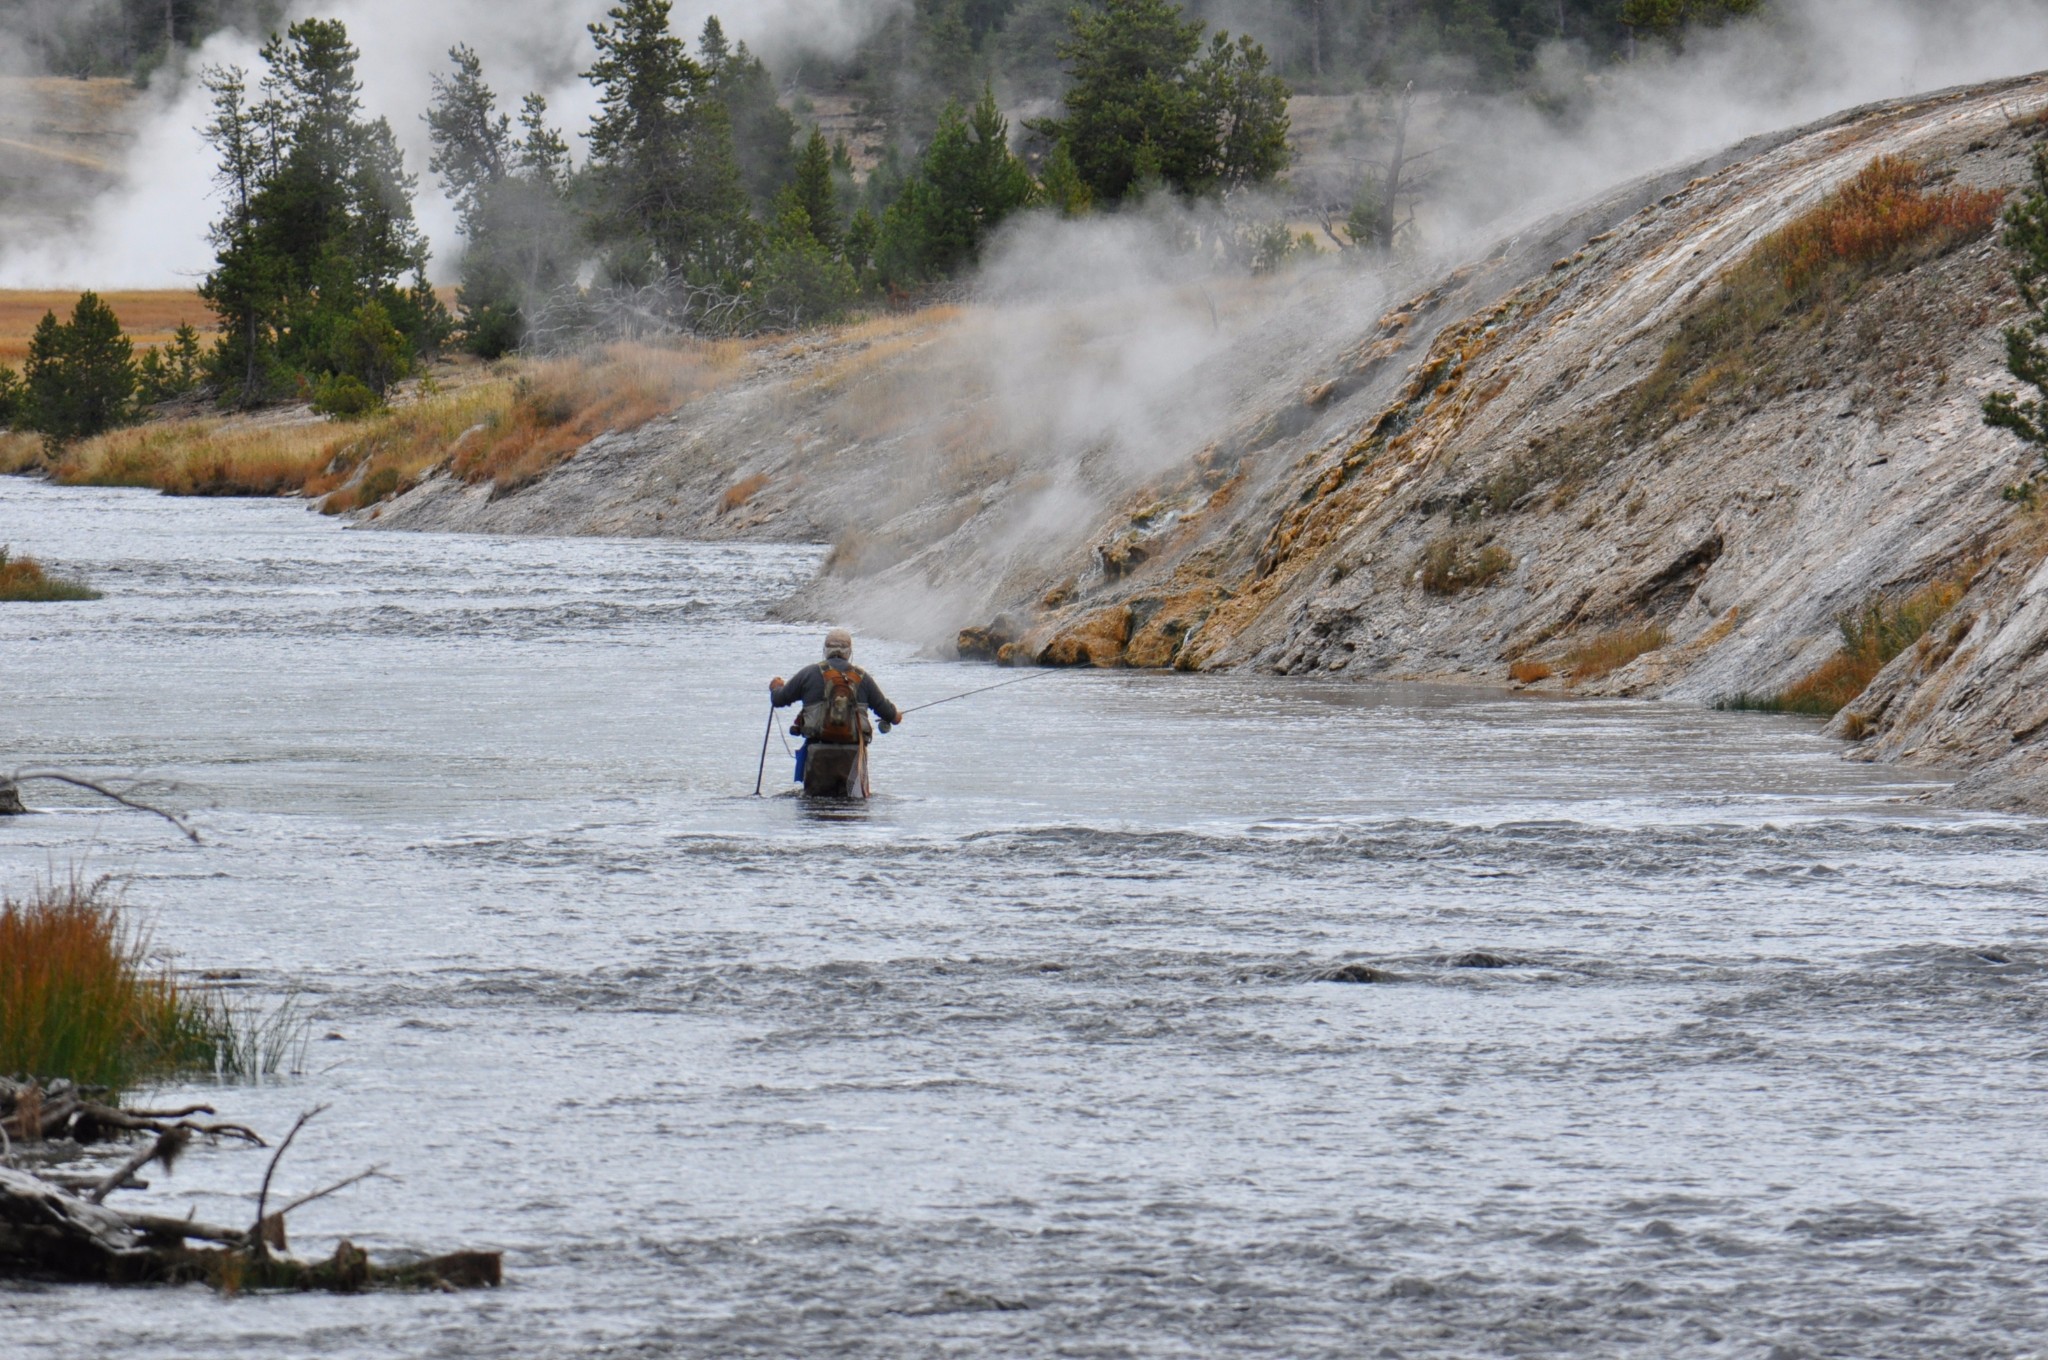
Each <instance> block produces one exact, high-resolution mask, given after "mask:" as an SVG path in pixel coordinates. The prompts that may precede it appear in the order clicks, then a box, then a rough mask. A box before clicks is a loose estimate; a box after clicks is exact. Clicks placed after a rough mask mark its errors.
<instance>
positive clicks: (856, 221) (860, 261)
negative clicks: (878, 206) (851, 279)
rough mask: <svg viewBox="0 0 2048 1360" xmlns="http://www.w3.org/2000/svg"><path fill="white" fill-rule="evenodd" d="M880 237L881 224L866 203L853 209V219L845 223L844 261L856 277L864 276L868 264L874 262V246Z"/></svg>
mask: <svg viewBox="0 0 2048 1360" xmlns="http://www.w3.org/2000/svg"><path fill="white" fill-rule="evenodd" d="M881 239H882V224H881V222H880V221H879V220H878V219H877V218H876V217H875V215H874V213H873V212H871V211H870V210H869V209H868V207H867V205H866V204H862V205H861V206H860V207H859V208H858V209H856V210H855V211H854V214H853V220H852V221H850V222H848V223H847V224H846V245H845V250H844V252H843V253H844V254H845V256H846V263H847V264H848V265H850V266H852V268H853V272H854V276H855V277H856V278H864V277H865V276H866V275H867V272H868V266H869V265H870V264H873V263H874V260H875V247H876V245H878V244H879V243H880V242H881Z"/></svg>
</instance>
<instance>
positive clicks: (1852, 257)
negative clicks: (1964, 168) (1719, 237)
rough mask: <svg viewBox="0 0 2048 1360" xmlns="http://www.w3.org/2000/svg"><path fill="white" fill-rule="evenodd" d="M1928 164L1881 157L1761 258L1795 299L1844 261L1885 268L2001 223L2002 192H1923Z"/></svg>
mask: <svg viewBox="0 0 2048 1360" xmlns="http://www.w3.org/2000/svg"><path fill="white" fill-rule="evenodd" d="M1926 179H1927V167H1926V166H1925V165H1923V164H1921V163H1920V162H1919V161H1914V160H1908V159H1906V158H1904V157H1901V156H1879V157H1878V158H1877V159H1876V160H1874V161H1872V162H1871V163H1870V164H1869V165H1867V166H1865V167H1864V168H1863V171H1862V173H1861V174H1859V175H1857V176H1856V178H1855V179H1853V180H1851V181H1849V183H1848V184H1846V185H1844V186H1843V187H1842V188H1840V189H1837V190H1836V191H1835V192H1834V193H1832V194H1830V195H1828V196H1827V198H1826V199H1824V200H1822V202H1821V204H1820V206H1819V207H1817V208H1815V209H1814V210H1813V211H1812V212H1809V213H1807V214H1806V215H1804V216H1803V217H1800V218H1799V219H1798V220H1796V221H1794V222H1793V223H1791V224H1790V225H1789V226H1786V227H1785V228H1783V229H1782V230H1780V231H1779V232H1777V233H1776V234H1775V235H1772V236H1770V237H1768V238H1766V239H1765V241H1764V243H1763V244H1762V245H1761V246H1760V247H1758V249H1757V253H1756V256H1755V260H1756V263H1758V264H1759V265H1761V266H1763V267H1764V268H1766V269H1769V270H1770V271H1771V272H1772V273H1774V274H1775V275H1776V276H1777V279H1778V282H1779V284H1780V286H1782V287H1783V288H1784V290H1785V291H1786V292H1787V293H1789V294H1791V295H1792V296H1793V297H1795V298H1797V297H1803V296H1807V295H1810V294H1811V293H1812V292H1814V291H1815V289H1816V286H1817V285H1818V283H1819V282H1820V279H1821V276H1822V275H1823V274H1824V273H1825V272H1827V271H1828V270H1831V269H1834V268H1836V267H1837V266H1839V265H1844V264H1847V265H1864V266H1870V265H1885V264H1890V263H1892V262H1893V261H1895V260H1897V259H1898V258H1899V257H1900V255H1901V254H1902V253H1904V252H1907V251H1909V250H1918V249H1923V248H1929V247H1931V248H1932V249H1933V250H1937V251H1938V250H1940V249H1943V248H1946V247H1947V246H1950V245H1953V244H1955V243H1956V242H1959V241H1966V240H1969V239H1971V238H1972V237H1976V236H1981V235H1983V234H1984V233H1985V232H1987V231H1989V230H1991V228H1992V227H1993V226H1994V225H1995V224H1996V223H1997V221H1998V214H1999V210H2000V209H2001V208H2002V207H2004V205H2005V195H2004V194H2003V193H2001V192H1999V191H1997V190H1986V189H1949V190H1937V189H1926V188H1923V187H1922V185H1923V184H1924V183H1925V181H1926Z"/></svg>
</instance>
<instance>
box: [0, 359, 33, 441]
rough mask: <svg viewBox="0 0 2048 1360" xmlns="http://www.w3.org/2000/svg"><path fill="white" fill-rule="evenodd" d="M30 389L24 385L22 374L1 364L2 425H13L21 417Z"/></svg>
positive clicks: (0, 397)
mask: <svg viewBox="0 0 2048 1360" xmlns="http://www.w3.org/2000/svg"><path fill="white" fill-rule="evenodd" d="M27 399H28V391H27V389H26V388H25V387H23V385H22V381H21V374H19V373H17V372H15V371H14V370H13V369H11V368H9V367H8V366H7V365H6V364H0V427H6V426H11V425H13V424H14V423H15V422H16V421H17V420H19V419H20V418H21V411H22V406H23V404H24V403H25V402H26V401H27Z"/></svg>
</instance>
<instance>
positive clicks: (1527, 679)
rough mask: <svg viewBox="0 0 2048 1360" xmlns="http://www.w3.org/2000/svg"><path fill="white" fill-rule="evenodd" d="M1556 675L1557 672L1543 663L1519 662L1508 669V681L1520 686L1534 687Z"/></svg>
mask: <svg viewBox="0 0 2048 1360" xmlns="http://www.w3.org/2000/svg"><path fill="white" fill-rule="evenodd" d="M1556 674H1557V672H1556V671H1555V670H1553V669H1551V668H1550V667H1549V666H1548V665H1546V664H1544V663H1543V662H1541V661H1517V662H1516V663H1515V664H1514V665H1512V666H1509V667H1508V679H1510V680H1512V681H1514V682H1515V683H1516V684H1518V685H1533V684H1535V683H1536V682H1537V681H1539V680H1548V679H1549V678H1550V677H1551V676H1553V675H1556Z"/></svg>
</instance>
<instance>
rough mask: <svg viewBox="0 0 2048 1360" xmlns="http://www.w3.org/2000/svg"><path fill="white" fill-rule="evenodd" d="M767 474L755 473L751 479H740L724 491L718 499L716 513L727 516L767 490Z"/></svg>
mask: <svg viewBox="0 0 2048 1360" xmlns="http://www.w3.org/2000/svg"><path fill="white" fill-rule="evenodd" d="M768 481H769V478H768V474H766V473H765V472H757V473H755V474H754V475H753V476H751V477H742V478H740V479H739V480H738V481H736V482H734V483H733V484H732V485H731V486H729V487H727V488H726V489H725V494H724V495H723V496H720V497H719V498H718V513H720V514H721V515H729V514H731V513H732V512H733V511H735V510H737V509H739V508H740V507H741V506H743V505H745V504H746V503H747V502H748V501H750V500H752V499H754V497H756V496H758V495H760V494H761V492H762V491H764V490H765V489H767V486H768Z"/></svg>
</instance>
